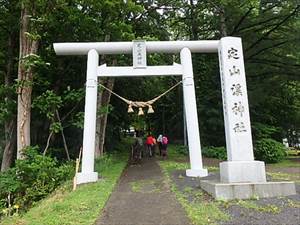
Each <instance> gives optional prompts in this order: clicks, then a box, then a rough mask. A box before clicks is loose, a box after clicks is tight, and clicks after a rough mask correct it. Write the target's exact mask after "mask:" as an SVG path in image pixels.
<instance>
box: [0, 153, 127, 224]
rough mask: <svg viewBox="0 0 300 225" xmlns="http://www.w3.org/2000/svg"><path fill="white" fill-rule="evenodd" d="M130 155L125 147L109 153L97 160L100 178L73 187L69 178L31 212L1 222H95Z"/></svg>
mask: <svg viewBox="0 0 300 225" xmlns="http://www.w3.org/2000/svg"><path fill="white" fill-rule="evenodd" d="M127 159H128V153H127V152H124V151H123V152H118V153H116V154H112V155H105V156H104V157H103V158H101V159H100V160H98V161H97V162H96V166H95V168H96V171H97V172H99V174H100V175H101V179H100V180H99V181H98V182H95V183H92V184H85V185H81V186H79V187H78V188H77V190H76V191H72V190H71V187H72V181H68V182H66V183H65V184H64V185H62V186H61V187H60V188H58V189H57V190H56V191H55V192H54V193H52V194H51V195H50V196H49V197H48V198H46V199H44V200H42V201H40V202H38V203H37V204H36V206H34V207H33V208H31V209H30V210H29V211H28V212H27V213H25V214H23V215H15V216H12V217H7V218H5V219H4V220H3V221H2V222H1V223H0V224H1V225H11V224H15V225H67V224H70V225H71V224H72V225H77V224H84V225H88V224H94V222H95V220H96V219H97V218H98V217H99V214H100V212H101V210H102V209H103V207H104V206H105V203H106V202H107V200H108V198H109V196H110V194H111V193H112V191H113V189H114V187H115V185H116V183H117V181H118V179H119V177H120V175H121V173H122V171H123V169H124V168H125V166H126V164H127Z"/></svg>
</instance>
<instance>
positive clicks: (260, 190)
mask: <svg viewBox="0 0 300 225" xmlns="http://www.w3.org/2000/svg"><path fill="white" fill-rule="evenodd" d="M200 186H201V188H202V189H203V190H205V191H206V192H207V193H209V194H210V195H212V196H213V197H214V198H215V199H218V200H231V199H250V198H252V197H259V198H269V197H279V196H289V195H295V194H296V187H295V183H294V182H262V183H252V182H251V183H230V184H229V183H221V182H220V181H217V180H200Z"/></svg>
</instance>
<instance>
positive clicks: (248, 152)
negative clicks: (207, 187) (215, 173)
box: [218, 37, 266, 183]
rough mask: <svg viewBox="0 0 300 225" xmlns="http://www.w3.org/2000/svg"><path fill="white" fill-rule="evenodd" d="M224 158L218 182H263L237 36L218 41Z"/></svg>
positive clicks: (263, 176) (263, 170) (262, 164)
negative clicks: (225, 155)
mask: <svg viewBox="0 0 300 225" xmlns="http://www.w3.org/2000/svg"><path fill="white" fill-rule="evenodd" d="M218 53H219V63H220V76H221V85H222V99H223V112H224V124H225V135H226V149H227V160H228V161H225V162H221V163H220V178H221V182H225V183H232V182H266V174H265V164H264V162H261V161H255V160H254V156H253V145H252V136H251V124H250V116H249V106H248V97H247V86H246V76H245V67H244V59H243V49H242V41H241V38H236V37H224V38H222V39H221V40H220V42H219V48H218Z"/></svg>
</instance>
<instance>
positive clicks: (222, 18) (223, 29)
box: [219, 6, 227, 37]
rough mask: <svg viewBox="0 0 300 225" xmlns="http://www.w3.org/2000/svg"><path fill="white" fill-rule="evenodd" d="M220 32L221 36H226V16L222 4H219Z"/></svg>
mask: <svg viewBox="0 0 300 225" xmlns="http://www.w3.org/2000/svg"><path fill="white" fill-rule="evenodd" d="M219 15H220V34H221V37H226V36H227V28H226V17H225V10H224V7H223V6H220V12H219Z"/></svg>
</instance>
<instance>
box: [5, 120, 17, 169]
mask: <svg viewBox="0 0 300 225" xmlns="http://www.w3.org/2000/svg"><path fill="white" fill-rule="evenodd" d="M15 122H16V119H15V118H12V119H11V120H10V121H9V123H8V122H5V148H4V152H3V158H2V163H1V171H5V170H7V169H8V168H9V167H10V166H11V164H12V162H13V156H14V149H15V147H16V142H15V139H16V124H15Z"/></svg>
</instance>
